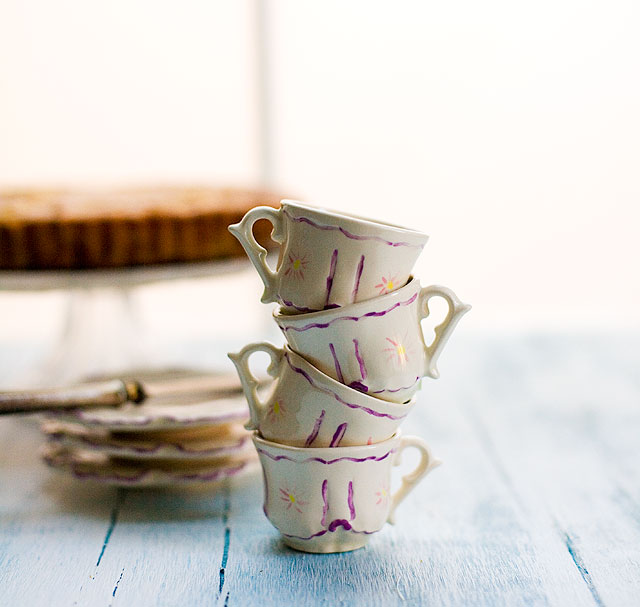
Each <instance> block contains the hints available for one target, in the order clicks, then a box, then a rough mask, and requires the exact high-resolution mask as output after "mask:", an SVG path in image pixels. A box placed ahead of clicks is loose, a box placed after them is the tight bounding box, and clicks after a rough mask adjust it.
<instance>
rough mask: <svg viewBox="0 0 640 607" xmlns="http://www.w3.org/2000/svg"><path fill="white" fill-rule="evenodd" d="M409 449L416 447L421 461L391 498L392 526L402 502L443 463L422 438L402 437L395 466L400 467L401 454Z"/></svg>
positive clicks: (390, 516)
mask: <svg viewBox="0 0 640 607" xmlns="http://www.w3.org/2000/svg"><path fill="white" fill-rule="evenodd" d="M407 447H415V448H416V449H418V451H420V461H419V462H418V465H417V466H416V468H415V470H413V472H409V474H405V475H404V476H403V477H402V481H401V482H402V484H401V485H400V488H399V489H398V490H397V491H396V492H395V493H394V494H393V495H392V496H391V509H390V510H389V516H387V521H389V522H390V523H391V524H392V525H393V524H394V523H395V511H396V508H397V507H398V505H399V504H400V502H402V500H404V498H405V497H407V495H409V493H410V492H411V491H412V490H413V488H414V487H415V486H416V485H417V484H418V483H419V482H420V481H421V480H422V479H423V478H424V477H425V476H426V475H427V474H429V472H431V470H433V469H434V468H437V467H438V466H439V465H440V464H441V463H442V462H441V461H440V460H439V459H436V458H434V457H433V455H431V451H430V450H429V447H428V446H427V443H425V442H424V441H423V440H422V439H421V438H420V437H418V436H402V437H400V443H399V446H398V451H397V452H396V455H395V459H394V461H393V465H394V466H398V465H400V462H401V460H402V458H401V454H402V452H403V451H404V450H405V449H406V448H407Z"/></svg>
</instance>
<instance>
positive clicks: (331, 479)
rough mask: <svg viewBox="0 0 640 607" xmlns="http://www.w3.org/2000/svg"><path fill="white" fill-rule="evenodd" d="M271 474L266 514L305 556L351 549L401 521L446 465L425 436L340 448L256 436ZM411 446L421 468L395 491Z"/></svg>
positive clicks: (266, 470)
mask: <svg viewBox="0 0 640 607" xmlns="http://www.w3.org/2000/svg"><path fill="white" fill-rule="evenodd" d="M253 442H254V444H255V446H256V449H257V451H258V455H259V456H260V462H261V464H262V469H263V472H264V513H265V514H266V516H267V518H268V519H269V520H270V521H271V523H272V524H273V526H274V527H275V528H276V529H277V530H278V531H279V532H280V533H281V534H282V537H283V539H284V542H285V543H286V544H287V545H289V546H290V547H292V548H295V549H296V550H303V551H305V552H345V551H348V550H355V549H356V548H360V547H362V546H364V545H365V544H366V543H367V541H368V539H369V536H370V535H371V534H372V533H375V532H376V531H379V530H380V529H381V528H382V527H383V526H384V524H385V523H386V522H387V521H389V522H391V523H392V522H393V516H394V512H395V509H396V508H397V506H398V504H400V502H401V501H402V500H403V499H404V498H405V497H406V496H407V494H408V493H409V492H410V491H411V490H412V489H413V487H414V486H415V485H416V484H417V483H419V482H420V481H421V480H422V479H423V478H424V476H425V475H426V474H427V473H428V472H429V471H430V470H432V469H433V468H435V467H436V466H438V465H439V464H440V462H439V461H438V460H437V459H434V458H433V456H432V455H431V452H430V451H429V448H428V446H427V445H426V443H425V442H424V441H423V440H422V439H421V438H418V437H417V436H402V437H401V436H400V434H396V435H394V436H393V437H391V438H390V439H388V440H386V441H383V442H381V443H377V444H375V445H364V446H359V447H338V448H337V449H320V448H306V449H305V448H301V447H289V446H286V445H280V444H278V443H273V442H271V441H267V440H265V439H263V438H260V437H259V436H258V434H257V433H254V436H253ZM407 447H415V448H417V449H418V450H419V451H420V461H419V463H418V465H417V466H416V468H415V469H414V470H413V471H412V472H410V473H409V474H406V475H405V476H403V477H402V484H401V486H400V488H399V489H398V491H396V492H395V493H391V492H390V483H391V469H392V467H393V466H394V465H397V464H399V463H400V454H401V453H402V451H404V450H405V449H406V448H407Z"/></svg>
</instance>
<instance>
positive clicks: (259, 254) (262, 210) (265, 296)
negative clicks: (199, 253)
mask: <svg viewBox="0 0 640 607" xmlns="http://www.w3.org/2000/svg"><path fill="white" fill-rule="evenodd" d="M282 218H283V215H282V213H281V212H280V210H279V209H272V208H271V207H254V208H253V209H251V210H250V211H248V212H247V213H246V214H245V216H244V217H243V218H242V220H241V221H240V223H234V224H233V225H230V226H229V232H231V233H232V234H233V235H234V236H235V237H236V238H237V239H238V240H239V241H240V244H241V245H242V248H243V249H244V250H245V251H246V253H247V255H248V256H249V259H250V260H251V263H252V264H253V266H254V267H255V269H256V270H257V272H258V274H259V275H260V278H262V282H263V283H264V291H263V293H262V297H261V299H260V301H261V302H262V303H269V302H270V301H277V293H276V276H277V273H276V272H274V271H273V270H272V269H271V268H270V267H269V265H268V264H267V250H266V249H265V248H264V247H263V246H261V245H260V244H259V243H258V241H257V240H256V237H255V236H254V235H253V225H254V224H255V222H256V221H258V220H259V219H266V220H267V221H268V222H269V223H270V224H271V225H272V226H273V229H272V230H271V238H273V240H275V241H276V242H278V243H280V244H282V241H283V239H284V234H283V233H282V227H283V226H282Z"/></svg>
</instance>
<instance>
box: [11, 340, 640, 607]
mask: <svg viewBox="0 0 640 607" xmlns="http://www.w3.org/2000/svg"><path fill="white" fill-rule="evenodd" d="M638 345H640V339H639V338H638V337H633V338H630V337H625V336H619V337H598V336H591V337H584V336H549V337H540V336H537V337H535V336H534V337H522V336H519V337H517V338H515V337H507V338H501V339H488V338H487V337H486V336H483V337H481V338H478V339H475V338H468V339H466V340H463V339H460V340H457V341H454V342H453V343H452V344H451V347H450V350H449V351H448V353H447V355H446V358H445V359H443V362H442V367H443V378H442V379H440V380H438V381H437V382H425V387H424V390H423V392H422V394H421V397H420V398H421V402H420V403H419V404H418V406H417V407H416V409H415V411H414V414H412V416H411V418H410V419H409V420H408V421H407V423H406V426H405V430H406V431H407V432H414V433H417V434H419V435H422V436H424V437H425V438H426V439H427V440H428V441H429V442H430V444H431V445H432V448H433V450H434V453H436V454H437V455H438V456H440V457H441V458H442V459H443V460H444V461H445V465H444V466H443V467H442V468H441V469H438V470H436V471H435V472H434V473H433V474H432V476H430V477H429V478H428V479H427V480H426V481H425V482H424V483H423V484H422V485H420V486H419V487H418V488H417V489H416V490H415V492H414V493H413V494H412V495H411V496H410V497H409V498H408V499H407V501H406V502H405V503H404V504H403V505H402V506H401V507H400V509H399V511H398V524H397V525H396V526H395V527H391V526H387V527H386V528H385V529H384V530H383V531H382V532H381V533H380V534H378V535H376V536H374V537H373V538H372V540H371V543H370V545H369V546H368V547H367V548H366V549H364V550H360V551H356V552H353V553H348V554H338V555H306V554H301V553H297V552H294V551H291V550H289V549H288V548H286V547H284V546H283V545H282V543H281V542H280V540H279V539H278V534H277V532H276V531H275V530H274V529H273V528H272V527H271V526H270V524H269V523H268V521H267V520H266V519H265V518H264V515H263V513H262V510H261V499H262V487H261V480H260V478H259V477H255V478H252V479H247V480H245V481H243V482H239V483H238V482H232V483H230V484H229V485H227V486H226V487H225V488H224V490H222V491H219V492H218V493H216V494H213V495H212V494H208V493H198V492H195V493H194V492H191V493H183V492H160V491H155V492H145V491H131V490H125V491H120V492H117V491H113V490H108V489H104V488H102V489H100V488H98V489H90V488H88V487H85V486H84V485H81V484H78V483H74V482H72V481H71V480H65V479H63V478H61V477H58V476H51V475H50V473H49V471H48V470H46V469H45V468H43V467H42V466H41V465H40V464H39V462H38V461H37V457H36V455H35V447H36V445H37V444H38V442H39V440H40V438H39V436H38V433H37V432H36V431H35V429H34V428H33V427H30V426H29V425H27V424H25V423H24V422H18V421H16V420H7V419H3V420H0V444H1V445H2V450H1V453H0V588H2V593H3V602H6V603H7V604H12V602H13V603H20V602H22V603H24V602H25V601H27V602H28V603H29V604H34V605H37V604H48V605H69V604H74V603H75V604H94V603H96V604H104V605H110V604H113V605H117V604H118V603H120V604H136V605H173V604H176V603H178V602H179V603H181V604H188V605H212V604H217V605H221V606H222V605H225V604H226V605H261V606H264V607H267V606H269V605H275V604H278V605H279V606H280V605H282V604H313V605H315V604H317V605H323V604H324V605H347V604H348V605H355V606H359V605H385V606H388V605H389V606H392V605H423V604H436V605H443V606H446V605H465V606H466V605H513V604H531V605H558V606H564V605H572V606H573V605H577V606H581V605H585V606H592V605H596V606H598V605H607V607H610V606H612V605H614V606H615V605H620V606H625V605H632V604H635V603H636V602H637V600H636V599H637V597H638V596H640V569H639V563H640V514H639V512H640V509H639V508H638V504H639V503H640V482H639V481H640V478H639V477H640V468H639V467H638V463H640V444H639V443H640V441H638V436H640V406H639V405H640V398H639V394H640V383H639V381H638V377H637V368H638V366H637V363H638V362H640V354H638V353H640V348H638ZM205 347H206V344H201V345H199V346H197V347H196V345H194V347H193V348H192V349H191V352H193V354H194V356H199V354H200V353H201V352H202V351H203V349H204V348H205ZM0 379H1V378H0ZM411 459H412V458H411V457H410V456H408V457H407V458H406V461H405V463H404V465H405V466H410V464H411Z"/></svg>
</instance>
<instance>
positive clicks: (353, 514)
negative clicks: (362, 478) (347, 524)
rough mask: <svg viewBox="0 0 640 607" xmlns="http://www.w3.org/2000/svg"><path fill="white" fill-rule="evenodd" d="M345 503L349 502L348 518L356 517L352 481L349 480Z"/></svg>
mask: <svg viewBox="0 0 640 607" xmlns="http://www.w3.org/2000/svg"><path fill="white" fill-rule="evenodd" d="M347 503H348V504H349V514H350V515H351V518H350V519H349V520H350V521H352V520H353V519H354V518H356V509H355V506H354V505H353V481H349V495H348V496H347Z"/></svg>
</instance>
